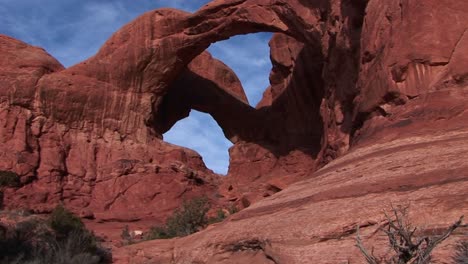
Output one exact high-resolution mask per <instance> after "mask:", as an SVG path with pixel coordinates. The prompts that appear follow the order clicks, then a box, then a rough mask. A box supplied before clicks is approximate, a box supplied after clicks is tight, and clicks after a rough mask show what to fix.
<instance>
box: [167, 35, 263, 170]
mask: <svg viewBox="0 0 468 264" xmlns="http://www.w3.org/2000/svg"><path fill="white" fill-rule="evenodd" d="M271 38H272V34H271V33H253V34H246V35H237V36H234V37H232V38H229V39H228V40H223V41H219V42H216V43H213V45H211V46H210V48H209V49H208V51H209V52H211V53H212V56H213V57H216V58H219V59H220V60H221V61H222V62H223V63H224V64H227V65H228V66H229V67H230V68H231V69H232V70H233V72H234V73H235V75H236V76H237V77H238V78H239V79H240V80H239V82H242V87H243V88H244V91H245V96H246V97H245V98H244V96H242V97H243V99H246V100H245V101H246V102H248V103H249V104H250V105H251V106H252V107H255V105H257V104H258V103H259V102H260V100H261V99H262V97H263V93H264V92H265V90H266V89H267V88H268V86H269V74H270V71H271V68H272V65H271V61H270V49H269V47H268V43H269V41H270V40H271ZM249 45H250V46H249ZM252 45H254V47H253V48H252ZM219 66H221V64H220V65H219ZM224 74H225V73H224ZM228 75H230V74H228ZM230 77H231V78H233V79H234V77H235V76H234V75H233V76H230ZM253 78H255V79H253ZM241 80H242V81H241ZM187 85H190V84H187ZM239 91H240V90H239ZM200 92H201V91H200ZM184 93H187V91H185V92H184ZM192 95H193V94H192ZM195 96H197V95H195ZM249 96H250V97H249ZM247 97H249V98H248V100H247ZM178 98H181V97H178ZM185 114H187V112H185ZM202 126H204V128H202ZM208 134H209V136H207V135H208ZM163 139H164V141H166V142H169V143H172V144H175V145H178V146H182V147H187V148H189V149H192V150H195V151H197V152H198V153H199V154H200V155H201V156H202V158H203V160H204V162H205V164H206V166H207V167H208V168H210V169H212V170H213V171H215V172H216V173H218V174H223V175H225V174H227V170H228V167H229V152H228V149H229V148H230V147H231V146H232V145H233V144H232V142H230V141H229V140H227V139H226V138H225V135H224V134H223V131H222V129H221V128H220V127H219V125H218V124H217V123H216V121H214V120H213V118H212V117H211V116H210V115H209V114H205V113H203V112H199V111H197V110H193V109H192V110H191V111H190V114H189V115H188V117H186V118H183V119H180V120H178V121H177V122H176V123H175V124H174V125H173V126H172V127H171V128H170V129H169V130H168V131H167V132H166V133H165V134H164V135H163ZM200 142H204V144H203V145H200Z"/></svg>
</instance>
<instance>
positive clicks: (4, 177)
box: [0, 171, 21, 187]
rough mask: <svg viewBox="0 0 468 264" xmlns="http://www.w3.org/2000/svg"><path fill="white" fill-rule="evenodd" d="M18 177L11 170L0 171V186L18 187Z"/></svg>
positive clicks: (19, 183)
mask: <svg viewBox="0 0 468 264" xmlns="http://www.w3.org/2000/svg"><path fill="white" fill-rule="evenodd" d="M19 186H21V182H20V177H19V176H18V174H16V173H14V172H12V171H0V187H19Z"/></svg>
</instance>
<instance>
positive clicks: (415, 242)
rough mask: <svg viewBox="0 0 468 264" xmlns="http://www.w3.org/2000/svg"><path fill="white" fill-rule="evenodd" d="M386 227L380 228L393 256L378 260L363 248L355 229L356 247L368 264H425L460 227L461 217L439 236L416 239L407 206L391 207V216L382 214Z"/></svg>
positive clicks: (414, 228) (415, 229)
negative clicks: (385, 236)
mask: <svg viewBox="0 0 468 264" xmlns="http://www.w3.org/2000/svg"><path fill="white" fill-rule="evenodd" d="M384 214H385V217H386V220H387V221H386V224H385V225H386V227H382V228H380V230H381V231H383V232H384V233H385V234H386V235H387V237H388V240H389V243H390V248H391V249H392V250H393V251H394V254H393V255H392V256H390V257H388V258H385V257H382V258H378V257H376V256H375V255H374V253H373V249H372V252H371V253H369V251H368V250H367V249H366V248H365V247H364V245H363V244H362V241H361V237H360V236H359V226H358V228H357V237H356V246H357V247H358V248H359V250H360V251H361V253H362V254H363V255H364V257H365V259H366V261H367V263H369V264H382V263H385V264H406V263H411V264H427V263H429V261H430V259H431V252H432V250H434V248H435V247H436V246H437V245H439V244H440V243H441V242H442V241H444V240H445V239H447V238H448V237H449V236H450V235H451V234H452V233H453V231H454V230H455V229H457V228H458V227H460V226H461V225H462V221H463V216H462V217H460V219H459V220H458V221H457V222H455V223H454V224H452V225H451V226H450V227H449V228H447V230H445V232H444V233H443V234H442V235H441V236H423V237H417V236H416V231H417V228H416V227H413V226H412V225H411V223H410V222H409V220H408V206H406V207H401V206H400V207H397V208H394V207H392V215H391V216H390V215H388V214H387V213H386V212H384Z"/></svg>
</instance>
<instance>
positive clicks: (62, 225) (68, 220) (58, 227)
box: [48, 204, 85, 237]
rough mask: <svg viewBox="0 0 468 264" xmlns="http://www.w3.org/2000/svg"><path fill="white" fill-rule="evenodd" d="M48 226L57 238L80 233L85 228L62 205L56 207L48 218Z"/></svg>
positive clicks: (77, 218)
mask: <svg viewBox="0 0 468 264" xmlns="http://www.w3.org/2000/svg"><path fill="white" fill-rule="evenodd" d="M48 222H49V225H50V227H51V228H52V229H53V230H54V231H55V232H56V233H57V235H59V236H64V237H66V236H67V235H68V234H69V233H71V232H75V231H82V230H84V229H85V226H84V224H83V222H82V221H81V219H80V218H79V217H77V216H76V215H74V214H73V213H72V212H70V211H68V210H67V209H66V208H65V207H64V206H63V205H62V204H59V205H57V206H56V207H55V208H54V210H53V211H52V213H51V214H50V216H49V221H48Z"/></svg>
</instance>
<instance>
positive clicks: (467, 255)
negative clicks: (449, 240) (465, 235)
mask: <svg viewBox="0 0 468 264" xmlns="http://www.w3.org/2000/svg"><path fill="white" fill-rule="evenodd" d="M453 263H454V264H467V263H468V240H465V241H460V242H458V244H457V246H456V247H455V256H453Z"/></svg>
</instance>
